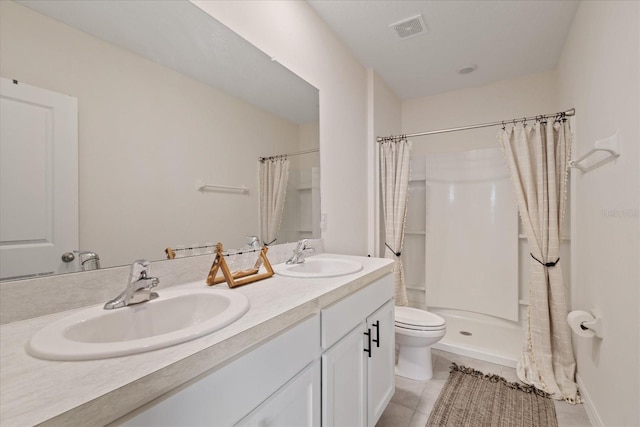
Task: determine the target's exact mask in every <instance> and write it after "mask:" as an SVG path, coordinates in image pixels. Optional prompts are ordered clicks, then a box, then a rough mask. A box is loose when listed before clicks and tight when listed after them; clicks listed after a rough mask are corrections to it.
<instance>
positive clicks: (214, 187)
mask: <svg viewBox="0 0 640 427" xmlns="http://www.w3.org/2000/svg"><path fill="white" fill-rule="evenodd" d="M195 188H196V190H198V191H205V190H213V191H215V190H220V191H223V192H238V193H242V194H248V193H249V187H247V186H245V185H242V186H239V187H235V186H231V185H217V184H206V183H205V182H204V181H202V180H201V179H198V180H196V183H195Z"/></svg>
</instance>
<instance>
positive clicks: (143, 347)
mask: <svg viewBox="0 0 640 427" xmlns="http://www.w3.org/2000/svg"><path fill="white" fill-rule="evenodd" d="M158 293H159V294H160V295H159V297H158V298H157V299H154V300H152V301H148V302H145V303H142V304H136V305H131V306H128V307H123V308H118V309H115V310H104V309H103V307H102V306H103V304H100V305H99V306H96V307H91V308H88V309H86V310H82V311H79V312H77V313H74V314H72V315H70V316H67V317H65V318H62V319H60V320H58V321H56V322H54V323H52V324H50V325H47V326H45V327H44V328H42V329H41V330H40V331H38V332H37V333H36V334H35V335H34V336H33V337H32V338H31V340H30V341H29V343H28V344H27V352H28V353H29V354H31V355H32V356H35V357H39V358H41V359H48V360H92V359H104V358H108V357H115V356H125V355H130V354H135V353H142V352H145V351H150V350H155V349H158V348H163V347H168V346H171V345H174V344H179V343H182V342H185V341H189V340H192V339H195V338H198V337H201V336H203V335H207V334H209V333H211V332H214V331H216V330H219V329H222V328H224V327H225V326H228V325H230V324H231V323H233V322H235V321H236V320H238V319H239V318H240V317H242V316H243V315H244V314H245V313H246V312H247V311H248V310H249V300H248V299H247V297H246V296H244V295H242V294H240V293H238V292H234V291H232V290H229V289H209V288H207V289H181V290H161V291H159V292H158Z"/></svg>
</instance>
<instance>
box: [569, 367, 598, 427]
mask: <svg viewBox="0 0 640 427" xmlns="http://www.w3.org/2000/svg"><path fill="white" fill-rule="evenodd" d="M576 382H577V383H578V389H579V390H580V397H581V398H582V403H583V404H584V410H585V412H586V413H587V417H588V418H589V422H590V423H591V425H592V426H593V427H604V423H603V422H602V418H600V415H599V414H598V411H597V410H596V407H595V406H594V404H593V401H592V400H591V396H589V393H588V392H587V388H586V387H585V385H584V382H582V378H581V377H580V375H578V374H576Z"/></svg>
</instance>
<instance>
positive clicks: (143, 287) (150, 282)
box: [104, 259, 160, 310]
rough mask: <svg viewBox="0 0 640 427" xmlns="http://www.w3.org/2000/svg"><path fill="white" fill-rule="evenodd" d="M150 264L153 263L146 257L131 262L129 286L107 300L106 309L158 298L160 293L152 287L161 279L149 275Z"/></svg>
mask: <svg viewBox="0 0 640 427" xmlns="http://www.w3.org/2000/svg"><path fill="white" fill-rule="evenodd" d="M150 265H151V263H150V262H149V261H147V260H144V259H141V260H138V261H134V262H133V264H131V271H130V272H129V282H128V284H127V287H126V288H125V289H124V290H123V291H122V292H121V293H120V295H118V296H117V297H115V298H114V299H112V300H111V301H109V302H107V303H106V304H105V305H104V309H105V310H112V309H114V308H121V307H126V306H128V305H132V304H139V303H141V302H145V301H149V300H152V299H155V298H158V294H157V293H156V292H151V289H153V288H155V287H156V286H158V283H160V279H158V278H157V277H150V276H149V267H150Z"/></svg>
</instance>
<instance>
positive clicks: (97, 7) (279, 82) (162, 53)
mask: <svg viewBox="0 0 640 427" xmlns="http://www.w3.org/2000/svg"><path fill="white" fill-rule="evenodd" d="M18 3H20V4H22V5H24V6H27V7H29V8H32V9H35V10H36V11H38V12H41V13H43V14H45V15H48V16H50V17H52V18H54V19H56V20H58V21H61V22H63V23H65V24H67V25H70V26H72V27H75V28H77V29H79V30H81V31H84V32H86V33H89V34H91V35H93V36H95V37H98V38H100V39H102V40H105V41H107V42H109V43H111V44H114V45H116V46H118V47H121V48H123V49H126V50H129V51H131V52H134V53H136V54H138V55H140V56H143V57H145V58H147V59H149V60H151V61H154V62H156V63H158V64H160V65H163V66H165V67H168V68H171V69H173V70H176V71H178V72H180V73H183V74H186V75H188V76H190V77H192V78H194V79H196V80H199V81H201V82H203V83H206V84H209V85H211V86H213V87H216V88H218V89H220V90H222V91H224V92H226V93H228V94H230V95H232V96H235V97H238V98H240V99H243V100H245V101H247V102H249V103H251V104H253V105H256V106H258V107H260V108H263V109H265V110H267V111H270V112H272V113H275V114H277V115H279V116H281V117H284V118H286V119H287V120H289V121H292V122H294V123H299V124H303V123H309V122H316V121H318V91H317V89H316V88H314V87H313V86H311V85H310V84H308V83H307V82H305V81H304V80H302V79H301V78H299V77H298V76H296V75H295V74H294V73H292V72H291V71H289V70H288V69H286V68H285V67H283V66H282V65H280V64H278V63H277V62H274V61H272V60H271V58H269V57H268V56H267V55H266V54H265V53H263V52H262V51H260V50H259V49H257V48H256V47H255V46H253V45H252V44H251V43H249V42H247V41H246V40H244V39H243V38H242V37H240V36H238V35H237V34H236V33H234V32H233V31H231V30H230V29H228V28H227V27H225V26H224V25H222V24H221V23H220V22H218V21H217V20H215V19H213V18H212V17H211V16H209V15H208V14H206V13H204V12H203V11H202V10H201V9H199V8H198V7H196V6H195V5H193V4H192V3H190V2H188V1H186V0H174V1H165V0H145V1H112V0H93V1H78V0H56V1H42V0H18Z"/></svg>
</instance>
